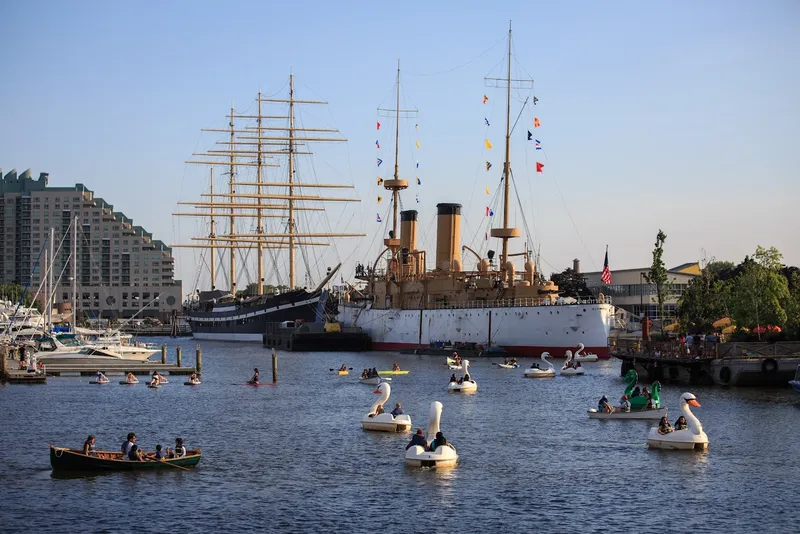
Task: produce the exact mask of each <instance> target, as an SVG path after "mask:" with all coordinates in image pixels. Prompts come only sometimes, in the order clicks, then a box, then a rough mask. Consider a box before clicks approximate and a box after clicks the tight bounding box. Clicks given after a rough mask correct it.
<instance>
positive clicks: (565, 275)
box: [550, 267, 591, 298]
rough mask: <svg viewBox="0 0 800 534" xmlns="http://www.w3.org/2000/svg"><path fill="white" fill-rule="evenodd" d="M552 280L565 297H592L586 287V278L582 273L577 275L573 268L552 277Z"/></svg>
mask: <svg viewBox="0 0 800 534" xmlns="http://www.w3.org/2000/svg"><path fill="white" fill-rule="evenodd" d="M550 280H551V281H553V282H554V283H555V284H556V285H557V286H558V289H559V291H560V292H561V294H562V295H563V296H565V297H576V298H577V297H588V296H590V295H591V293H590V292H589V288H587V287H586V277H584V276H583V275H582V274H581V273H576V272H575V271H573V270H572V268H569V267H568V268H566V269H564V270H563V271H562V272H560V273H553V274H551V275H550Z"/></svg>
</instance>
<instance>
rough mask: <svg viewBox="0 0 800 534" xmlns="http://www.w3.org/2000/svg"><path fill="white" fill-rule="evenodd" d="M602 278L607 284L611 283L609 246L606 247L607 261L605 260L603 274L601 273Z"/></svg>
mask: <svg viewBox="0 0 800 534" xmlns="http://www.w3.org/2000/svg"><path fill="white" fill-rule="evenodd" d="M600 280H602V281H603V283H604V284H606V285H611V270H610V269H609V268H608V247H606V261H604V262H603V274H601V275H600Z"/></svg>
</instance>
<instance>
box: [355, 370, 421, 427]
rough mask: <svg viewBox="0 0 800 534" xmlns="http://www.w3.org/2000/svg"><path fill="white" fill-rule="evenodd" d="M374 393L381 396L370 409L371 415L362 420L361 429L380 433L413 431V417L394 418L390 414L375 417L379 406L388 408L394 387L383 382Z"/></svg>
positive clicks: (400, 416) (401, 416)
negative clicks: (387, 403) (387, 404)
mask: <svg viewBox="0 0 800 534" xmlns="http://www.w3.org/2000/svg"><path fill="white" fill-rule="evenodd" d="M374 393H377V394H379V395H380V397H379V398H378V400H377V401H375V404H373V405H372V407H371V408H370V409H369V413H368V414H367V415H365V416H364V418H363V419H361V428H362V429H364V430H377V431H379V432H405V431H407V430H411V417H410V416H408V415H405V414H403V415H398V416H397V417H395V416H393V415H392V414H390V413H388V412H384V413H381V414H377V415H375V411H376V410H377V409H378V406H386V402H388V400H389V396H390V395H391V394H392V386H390V385H389V384H387V383H386V382H383V383H381V384H378V387H377V388H376V389H375V391H374Z"/></svg>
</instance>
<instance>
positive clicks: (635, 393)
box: [631, 386, 642, 397]
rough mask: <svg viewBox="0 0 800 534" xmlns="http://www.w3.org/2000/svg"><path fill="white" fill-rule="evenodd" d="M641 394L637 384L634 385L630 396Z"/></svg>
mask: <svg viewBox="0 0 800 534" xmlns="http://www.w3.org/2000/svg"><path fill="white" fill-rule="evenodd" d="M641 394H642V392H641V390H640V389H639V386H636V387H635V388H633V392H632V393H631V397H638V396H639V395H641Z"/></svg>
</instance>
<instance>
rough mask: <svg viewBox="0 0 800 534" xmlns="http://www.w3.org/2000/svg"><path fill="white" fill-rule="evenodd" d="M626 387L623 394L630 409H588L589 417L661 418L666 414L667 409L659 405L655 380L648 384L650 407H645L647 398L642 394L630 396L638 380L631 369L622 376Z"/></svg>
mask: <svg viewBox="0 0 800 534" xmlns="http://www.w3.org/2000/svg"><path fill="white" fill-rule="evenodd" d="M623 380H625V382H626V384H627V387H626V388H625V393H624V395H627V396H628V402H630V404H631V411H629V412H621V411H619V408H615V409H614V411H613V412H598V411H597V410H596V409H591V410H589V411H588V414H589V418H590V419H656V420H657V419H661V418H662V417H663V416H665V415H667V409H666V408H662V407H661V397H660V393H661V383H660V382H659V381H657V380H656V381H655V382H653V383H652V384H651V385H650V390H651V391H650V395H651V397H650V398H651V400H652V408H645V406H647V398H646V397H645V396H644V395H637V396H635V397H632V396H631V395H632V394H633V388H634V387H636V382H638V381H639V375H638V374H637V373H636V371H634V370H633V369H631V370H630V371H628V373H627V374H626V375H625V377H624V378H623Z"/></svg>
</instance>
